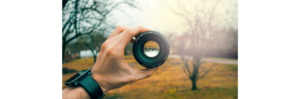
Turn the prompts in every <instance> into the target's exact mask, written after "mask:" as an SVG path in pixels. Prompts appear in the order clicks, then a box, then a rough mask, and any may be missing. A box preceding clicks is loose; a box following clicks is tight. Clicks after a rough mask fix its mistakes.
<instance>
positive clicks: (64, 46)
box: [62, 44, 66, 63]
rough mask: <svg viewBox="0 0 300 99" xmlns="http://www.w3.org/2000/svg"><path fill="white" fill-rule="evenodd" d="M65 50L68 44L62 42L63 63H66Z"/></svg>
mask: <svg viewBox="0 0 300 99" xmlns="http://www.w3.org/2000/svg"><path fill="white" fill-rule="evenodd" d="M65 50H66V44H62V63H64V59H65Z"/></svg>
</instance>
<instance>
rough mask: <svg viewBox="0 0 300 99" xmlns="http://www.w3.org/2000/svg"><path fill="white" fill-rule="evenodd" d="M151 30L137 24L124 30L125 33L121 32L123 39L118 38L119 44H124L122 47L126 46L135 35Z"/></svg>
mask: <svg viewBox="0 0 300 99" xmlns="http://www.w3.org/2000/svg"><path fill="white" fill-rule="evenodd" d="M146 31H149V29H148V28H145V27H142V26H137V27H134V28H129V29H126V30H124V31H123V33H121V34H119V35H120V37H121V39H118V41H117V42H119V43H118V44H119V45H118V46H122V48H125V47H126V45H127V44H128V43H129V42H130V41H131V39H132V37H133V36H136V35H138V34H139V33H142V32H146Z"/></svg>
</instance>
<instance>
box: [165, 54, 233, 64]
mask: <svg viewBox="0 0 300 99" xmlns="http://www.w3.org/2000/svg"><path fill="white" fill-rule="evenodd" d="M169 57H172V58H178V59H180V56H179V55H174V54H170V55H169ZM187 59H192V57H187ZM202 61H206V62H215V63H223V64H238V60H236V59H223V58H203V59H202Z"/></svg>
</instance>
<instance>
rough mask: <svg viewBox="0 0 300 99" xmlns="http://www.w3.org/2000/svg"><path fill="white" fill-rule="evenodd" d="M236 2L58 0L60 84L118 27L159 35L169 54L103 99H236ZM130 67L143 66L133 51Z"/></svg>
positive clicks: (90, 62)
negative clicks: (139, 28) (143, 29)
mask: <svg viewBox="0 0 300 99" xmlns="http://www.w3.org/2000/svg"><path fill="white" fill-rule="evenodd" d="M237 3H238V2H237V0H63V2H62V48H63V49H62V57H63V58H62V59H63V60H62V62H63V63H62V69H63V73H62V76H63V79H62V88H65V87H66V86H65V85H64V84H63V82H65V81H66V80H67V79H69V78H70V77H72V76H73V75H74V74H76V73H77V72H78V71H80V70H83V69H87V68H90V67H92V66H93V64H94V62H95V60H96V58H97V53H98V52H99V51H100V49H101V48H100V47H101V44H102V43H103V42H105V40H106V38H107V37H108V36H109V35H110V33H111V31H112V30H113V29H114V28H115V27H116V26H117V25H123V26H131V27H134V26H144V27H147V28H149V29H151V30H154V31H158V32H160V33H162V34H163V35H164V36H165V37H166V38H167V39H168V41H169V44H170V55H169V57H168V59H167V61H166V62H165V63H164V64H163V65H162V66H160V69H159V70H158V71H156V72H155V73H154V74H153V75H152V76H151V77H150V78H148V79H144V80H141V81H137V82H135V83H131V84H128V85H126V86H124V87H122V88H119V89H113V90H110V91H109V92H107V93H106V96H105V97H104V99H153V98H156V99H237V97H238V96H237V94H238V38H237V37H238V5H237ZM124 53H125V55H124V57H125V60H126V61H127V63H128V64H129V65H130V66H132V67H133V68H136V69H140V68H144V67H142V66H141V65H139V64H138V63H137V61H136V60H135V59H134V57H133V55H132V44H131V43H130V44H128V45H127V46H126V48H125V49H124Z"/></svg>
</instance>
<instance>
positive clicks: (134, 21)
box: [112, 0, 237, 34]
mask: <svg viewBox="0 0 300 99" xmlns="http://www.w3.org/2000/svg"><path fill="white" fill-rule="evenodd" d="M179 1H180V2H179V4H178V3H177V0H139V1H137V3H136V6H138V7H139V8H140V10H139V9H133V8H130V7H125V8H123V9H122V10H123V12H124V13H125V14H124V13H123V12H121V11H118V10H115V11H113V12H112V15H113V17H114V18H115V19H116V20H117V21H116V25H123V26H132V27H133V26H144V27H147V28H149V29H150V30H154V31H158V32H161V33H162V34H167V33H176V34H181V33H183V32H184V31H186V30H187V28H185V26H184V25H186V23H185V20H184V19H183V18H182V17H179V16H177V15H175V14H174V13H173V12H172V11H171V10H170V8H173V9H174V10H175V11H177V12H183V11H180V9H178V8H179V5H180V4H182V5H183V6H184V7H185V9H187V10H192V6H193V5H196V4H202V2H197V1H199V0H179ZM213 1H215V0H210V1H207V0H206V1H205V2H206V3H205V5H204V6H203V7H202V8H203V9H204V11H206V9H209V8H210V7H211V6H212V5H213V4H212V2H213ZM115 2H118V0H116V1H115ZM235 6H236V7H235ZM224 7H225V8H228V9H230V8H231V10H232V11H233V12H234V13H236V14H235V15H233V17H234V19H235V20H236V21H235V22H233V24H234V26H233V27H234V28H237V0H220V2H219V3H218V7H217V8H216V13H219V14H220V15H225V14H224V13H225V11H224ZM202 8H201V9H202ZM187 15H188V14H187Z"/></svg>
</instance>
